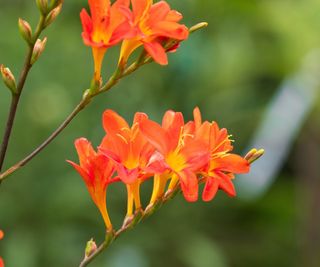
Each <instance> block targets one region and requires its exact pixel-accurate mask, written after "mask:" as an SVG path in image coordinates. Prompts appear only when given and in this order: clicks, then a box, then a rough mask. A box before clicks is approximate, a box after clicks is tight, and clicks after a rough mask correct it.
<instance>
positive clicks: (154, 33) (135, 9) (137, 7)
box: [119, 0, 189, 65]
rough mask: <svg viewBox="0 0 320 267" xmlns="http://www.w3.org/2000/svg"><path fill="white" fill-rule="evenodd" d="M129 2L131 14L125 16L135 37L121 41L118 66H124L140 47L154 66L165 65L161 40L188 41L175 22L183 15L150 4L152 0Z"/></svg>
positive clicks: (163, 5)
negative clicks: (131, 26)
mask: <svg viewBox="0 0 320 267" xmlns="http://www.w3.org/2000/svg"><path fill="white" fill-rule="evenodd" d="M131 3H132V13H131V14H130V13H129V14H128V15H127V16H128V17H129V18H130V20H131V22H132V24H133V27H134V28H135V31H136V35H135V36H134V37H133V38H131V39H127V40H125V41H124V42H123V44H122V48H121V55H120V60H119V62H120V64H125V63H126V62H127V61H128V58H129V56H130V55H131V53H132V52H133V51H134V50H135V49H137V48H138V47H139V46H141V45H143V46H144V49H145V50H146V51H147V52H148V54H149V55H150V56H151V57H152V58H153V59H154V60H155V61H156V62H157V63H159V64H161V65H166V64H168V58H167V55H166V51H165V49H164V48H163V45H162V43H163V41H164V40H167V39H174V40H178V41H182V40H185V39H187V38H188V34H189V31H188V28H187V27H186V26H184V25H181V24H179V23H178V22H179V21H180V20H181V19H182V15H181V14H180V13H179V12H177V11H175V10H171V8H170V6H169V5H168V3H167V2H165V1H160V2H157V3H156V4H153V1H152V0H131Z"/></svg>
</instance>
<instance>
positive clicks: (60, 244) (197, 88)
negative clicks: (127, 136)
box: [0, 0, 320, 267]
mask: <svg viewBox="0 0 320 267" xmlns="http://www.w3.org/2000/svg"><path fill="white" fill-rule="evenodd" d="M34 2H35V1H30V0H10V1H9V0H0V36H1V37H0V63H3V64H5V65H7V66H9V67H10V68H11V70H12V71H13V72H14V73H15V74H16V75H17V73H18V72H19V70H20V68H21V65H22V62H23V57H24V54H25V50H26V47H25V44H24V42H23V41H22V39H21V38H20V36H19V32H18V29H17V19H18V17H22V18H24V19H27V20H28V21H29V22H30V23H31V24H32V25H35V23H36V21H37V18H38V14H37V9H36V5H35V3H34ZM169 2H170V4H171V5H172V7H174V8H175V9H177V10H179V11H181V12H182V13H183V14H184V17H185V18H184V23H185V24H187V25H189V26H191V25H193V24H195V23H198V22H200V21H207V22H209V27H208V28H207V29H205V30H203V31H201V32H197V33H195V34H193V35H192V36H191V37H190V39H189V40H188V41H186V42H185V43H183V44H182V46H181V48H180V49H179V51H178V52H177V53H175V54H172V55H170V58H169V60H170V64H169V66H167V67H161V66H158V65H156V64H151V65H148V66H145V67H143V68H141V69H140V70H139V71H138V72H136V73H135V74H134V75H131V76H130V77H127V78H125V79H124V80H123V81H121V83H120V84H119V85H117V86H116V88H114V89H113V90H112V91H110V92H109V93H108V94H105V95H102V96H100V97H99V98H97V99H95V101H94V102H93V103H92V104H91V105H90V106H89V108H87V109H86V110H85V111H83V112H82V113H81V114H80V115H79V116H78V117H77V118H76V119H75V120H74V121H73V122H72V124H71V125H70V126H69V127H68V128H67V129H66V130H65V131H64V133H63V134H62V135H60V136H59V137H58V138H57V139H56V140H55V141H54V142H53V143H52V144H51V145H50V146H49V147H48V148H47V149H46V150H45V151H43V152H42V153H41V155H39V156H38V157H36V158H35V159H34V160H33V161H32V163H30V164H29V165H28V166H26V167H25V168H23V169H22V170H20V171H19V172H17V173H15V175H14V177H12V178H11V179H8V180H7V181H6V182H5V183H3V184H2V185H1V187H0V228H1V229H3V230H4V232H5V238H4V239H3V240H1V242H0V255H1V256H2V257H3V258H4V259H5V262H6V266H9V267H43V266H46V267H57V266H59V267H60V266H61V267H69V266H78V265H77V264H78V263H79V260H80V259H81V258H82V256H83V250H84V246H85V243H86V241H87V240H89V239H90V238H91V237H93V238H95V239H96V240H97V241H98V242H100V241H101V240H102V238H103V232H104V227H103V222H102V220H101V219H100V215H99V213H98V211H97V209H96V208H95V206H94V205H93V203H92V202H91V200H90V197H89V195H88V193H87V191H86V188H85V186H84V183H83V181H82V180H81V178H80V177H79V176H78V174H76V173H75V172H74V171H73V170H72V169H71V167H70V166H69V165H68V164H67V163H66V162H65V160H66V159H72V160H76V153H75V150H74V147H73V141H74V140H75V139H76V138H78V137H82V136H85V137H87V138H88V139H90V140H92V142H93V143H94V144H95V145H98V144H99V142H100V140H101V138H102V136H103V130H102V127H101V114H102V112H103V111H104V109H106V108H112V109H115V110H116V111H117V112H119V113H120V114H121V115H123V116H124V117H125V118H127V119H128V120H131V119H132V117H133V114H134V113H135V112H136V111H144V112H146V113H148V114H149V115H150V117H151V118H153V119H155V120H158V121H159V120H160V119H161V116H162V114H163V113H164V112H165V110H167V109H174V110H177V111H182V112H183V113H184V114H185V118H186V119H191V115H192V109H193V108H194V107H195V106H199V107H200V108H201V110H202V112H203V117H204V118H205V119H208V120H216V121H217V122H218V123H219V124H220V125H221V126H223V127H227V128H228V129H229V132H230V133H232V134H233V138H234V139H235V140H236V142H235V149H236V152H237V153H242V154H244V153H245V152H246V151H247V150H248V148H249V147H250V146H252V145H255V146H257V147H258V148H260V147H264V148H265V149H266V155H265V157H264V158H262V159H261V160H260V161H259V162H257V164H255V165H254V166H253V170H252V174H251V175H250V176H249V175H247V176H239V177H238V179H237V189H238V194H239V196H238V197H237V198H235V199H231V198H228V197H227V196H226V195H225V194H223V193H222V192H220V193H219V194H218V195H217V197H216V198H215V200H214V201H212V202H211V203H203V202H201V201H199V202H197V203H193V204H190V203H187V202H185V201H184V200H183V198H182V197H181V196H178V197H177V198H176V199H175V200H174V201H172V202H170V203H168V204H167V205H166V206H164V207H163V208H162V209H161V210H159V212H157V213H156V214H154V216H152V217H150V218H149V219H148V220H146V221H145V222H144V223H143V224H141V225H139V226H138V227H136V229H134V230H133V231H130V232H127V233H126V234H125V235H123V236H122V237H121V238H120V239H119V240H118V241H117V242H115V243H114V244H113V245H112V246H111V248H110V249H108V251H107V252H105V253H104V254H103V255H102V256H100V257H99V258H98V259H97V260H96V261H95V262H94V263H92V266H110V267H124V266H126V267H127V266H130V267H151V266H152V267H160V266H161V267H162V266H170V267H213V266H214V267H229V266H235V267H246V266H260V267H269V266H307V267H316V266H320V227H319V225H320V194H319V190H320V167H319V166H320V165H319V162H320V161H319V160H320V149H319V148H320V146H319V145H320V120H319V115H318V114H319V112H320V103H319V77H320V56H319V52H318V49H319V47H320V2H319V1H318V0H304V1H299V0H251V1H250V0H229V1H224V0H197V1H196V0H186V1H178V0H170V1H169ZM86 6H87V1H86V0H81V1H79V0H68V1H65V4H64V8H63V11H62V13H61V15H60V17H59V18H58V20H57V21H56V23H54V24H53V26H51V27H50V28H49V29H48V30H47V31H46V32H45V35H46V36H48V43H47V48H46V50H45V52H44V54H43V56H42V57H41V60H40V61H39V62H38V63H37V64H36V65H35V66H34V68H33V70H32V72H31V74H30V77H29V79H28V81H27V83H26V88H25V91H24V93H23V99H22V101H21V105H20V108H19V111H18V115H17V119H16V122H15V123H16V124H15V129H14V131H13V136H12V140H11V143H10V150H9V153H8V156H7V160H6V167H9V166H11V164H13V163H15V162H16V161H17V160H19V159H21V158H22V157H24V156H25V155H26V153H28V152H29V151H31V150H32V149H33V148H34V147H36V146H37V145H38V144H39V143H40V142H41V141H43V140H44V139H45V138H46V137H47V136H48V134H49V133H50V132H51V131H52V130H53V129H55V128H56V127H57V125H58V124H59V123H60V122H61V121H62V120H63V119H64V118H65V116H66V114H67V113H68V112H70V111H71V110H72V108H73V107H74V106H75V105H76V104H77V102H78V101H79V99H80V97H81V94H82V92H83V90H84V89H85V88H86V87H87V86H88V84H89V81H90V78H91V75H92V59H91V52H90V49H89V48H88V47H85V46H84V45H83V44H82V40H81V36H80V33H81V25H80V22H79V12H80V10H81V8H83V7H86ZM117 54H118V50H117V49H116V48H115V49H112V51H110V53H109V54H108V55H107V57H106V61H105V64H104V65H105V69H104V73H105V74H106V75H110V73H111V72H112V70H113V68H114V66H115V62H116V59H117ZM8 103H9V93H8V91H7V90H6V89H5V87H4V86H1V90H0V132H1V135H2V131H3V127H4V123H5V118H6V115H7V109H8ZM150 187H151V184H150V183H147V184H146V185H144V187H143V190H142V191H143V192H144V193H143V199H145V200H147V199H148V196H149V194H150ZM108 205H109V209H110V212H111V216H112V218H113V221H114V223H115V224H116V225H119V224H120V223H121V220H122V217H123V215H124V213H125V190H124V188H123V187H122V186H121V185H116V186H113V187H112V188H111V189H110V191H109V200H108Z"/></svg>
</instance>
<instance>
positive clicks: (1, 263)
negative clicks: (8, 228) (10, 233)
mask: <svg viewBox="0 0 320 267" xmlns="http://www.w3.org/2000/svg"><path fill="white" fill-rule="evenodd" d="M3 236H4V234H3V232H2V231H1V230H0V240H1V239H2V238H3ZM0 267H4V262H3V259H2V258H1V257H0Z"/></svg>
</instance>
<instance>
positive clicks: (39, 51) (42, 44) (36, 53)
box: [30, 37, 47, 65]
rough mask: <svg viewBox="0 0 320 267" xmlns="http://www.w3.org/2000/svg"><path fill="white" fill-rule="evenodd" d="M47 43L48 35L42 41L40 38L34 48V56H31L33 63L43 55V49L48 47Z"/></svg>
mask: <svg viewBox="0 0 320 267" xmlns="http://www.w3.org/2000/svg"><path fill="white" fill-rule="evenodd" d="M46 43H47V37H44V39H43V40H42V41H41V40H40V39H38V40H37V41H36V43H35V45H34V48H33V53H32V57H31V61H30V63H31V65H33V64H34V63H35V62H36V61H37V60H38V59H39V57H40V56H41V54H42V52H43V50H44V49H45V47H46Z"/></svg>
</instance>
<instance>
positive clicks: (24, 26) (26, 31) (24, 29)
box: [18, 18, 32, 44]
mask: <svg viewBox="0 0 320 267" xmlns="http://www.w3.org/2000/svg"><path fill="white" fill-rule="evenodd" d="M18 25H19V31H20V34H21V36H22V38H23V39H24V40H26V42H27V43H28V44H31V42H32V30H31V27H30V25H29V23H28V22H27V21H25V20H23V19H20V18H19V22H18Z"/></svg>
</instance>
